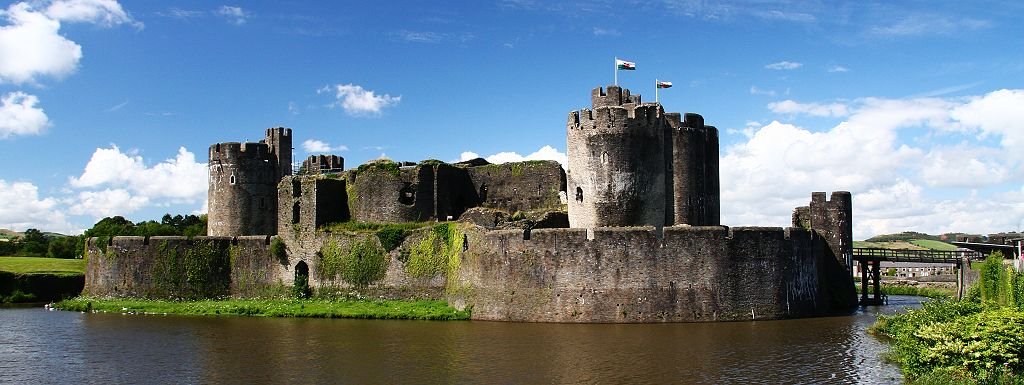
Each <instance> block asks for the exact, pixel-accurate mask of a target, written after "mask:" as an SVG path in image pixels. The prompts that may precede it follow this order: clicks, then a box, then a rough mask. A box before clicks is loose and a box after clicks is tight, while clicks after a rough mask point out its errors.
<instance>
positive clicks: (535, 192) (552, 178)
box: [466, 160, 565, 214]
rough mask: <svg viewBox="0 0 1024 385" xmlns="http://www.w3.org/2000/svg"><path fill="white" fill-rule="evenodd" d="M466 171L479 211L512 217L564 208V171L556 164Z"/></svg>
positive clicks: (528, 163) (532, 163) (530, 163)
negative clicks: (500, 213) (489, 211)
mask: <svg viewBox="0 0 1024 385" xmlns="http://www.w3.org/2000/svg"><path fill="white" fill-rule="evenodd" d="M466 171H467V172H468V173H469V178H470V180H472V183H473V191H475V192H476V194H475V195H476V198H477V200H478V201H479V206H480V207H486V208H492V209H498V210H502V211H505V212H507V213H509V214H512V213H515V212H517V211H531V210H539V209H555V210H557V209H561V207H562V204H563V202H562V199H563V198H562V197H561V195H562V192H563V191H565V171H563V170H562V166H561V165H560V164H558V162H555V161H553V160H541V161H526V162H517V163H502V164H489V165H485V166H478V167H470V168H467V169H466Z"/></svg>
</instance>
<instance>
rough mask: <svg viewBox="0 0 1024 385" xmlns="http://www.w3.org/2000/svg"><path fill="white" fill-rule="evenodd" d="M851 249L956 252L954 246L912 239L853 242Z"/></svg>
mask: <svg viewBox="0 0 1024 385" xmlns="http://www.w3.org/2000/svg"><path fill="white" fill-rule="evenodd" d="M853 247H856V248H869V247H870V248H876V249H890V250H941V251H953V250H956V246H953V245H951V244H948V243H946V242H942V241H932V240H927V239H912V240H909V241H890V242H868V241H853Z"/></svg>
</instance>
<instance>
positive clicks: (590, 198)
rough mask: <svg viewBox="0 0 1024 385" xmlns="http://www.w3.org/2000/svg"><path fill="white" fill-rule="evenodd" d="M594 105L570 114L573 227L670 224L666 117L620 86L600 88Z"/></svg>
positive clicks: (569, 189) (568, 179)
mask: <svg viewBox="0 0 1024 385" xmlns="http://www.w3.org/2000/svg"><path fill="white" fill-rule="evenodd" d="M591 102H592V107H593V109H592V110H590V109H583V110H579V111H573V112H570V113H569V120H568V122H567V125H566V126H567V127H566V129H567V151H568V158H569V170H568V172H567V174H566V182H567V186H566V188H567V191H566V193H567V194H568V198H569V225H570V226H571V227H577V228H593V227H603V226H657V227H660V226H663V225H664V224H665V218H666V214H665V203H666V197H665V194H666V181H665V178H666V175H665V153H666V151H665V149H664V139H665V138H664V136H665V131H666V130H665V125H666V122H665V117H664V111H663V110H662V108H661V105H659V104H656V103H648V104H641V103H640V96H639V95H630V93H629V90H626V89H622V88H620V87H618V86H608V87H607V88H606V89H604V88H596V89H594V90H593V92H592V94H591Z"/></svg>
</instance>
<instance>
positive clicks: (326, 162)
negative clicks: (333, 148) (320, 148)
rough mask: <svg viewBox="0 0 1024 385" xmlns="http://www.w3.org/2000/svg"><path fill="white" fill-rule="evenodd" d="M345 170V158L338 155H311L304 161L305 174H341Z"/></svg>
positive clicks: (302, 170)
mask: <svg viewBox="0 0 1024 385" xmlns="http://www.w3.org/2000/svg"><path fill="white" fill-rule="evenodd" d="M344 169H345V158H342V157H340V156H337V155H310V156H309V157H308V158H306V160H304V161H302V168H300V171H301V172H302V173H303V174H323V173H327V172H333V173H340V172H341V171H343V170H344Z"/></svg>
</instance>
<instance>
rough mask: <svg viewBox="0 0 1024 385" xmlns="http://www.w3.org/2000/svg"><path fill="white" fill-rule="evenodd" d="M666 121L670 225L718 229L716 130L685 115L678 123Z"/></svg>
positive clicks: (692, 115) (673, 120)
mask: <svg viewBox="0 0 1024 385" xmlns="http://www.w3.org/2000/svg"><path fill="white" fill-rule="evenodd" d="M677 117H678V115H675V116H672V118H671V119H668V126H669V127H670V131H671V138H670V140H669V141H667V142H666V146H671V149H672V162H671V167H670V168H669V170H670V175H672V182H673V183H672V190H671V191H672V194H671V195H672V196H673V197H674V202H673V203H672V205H671V207H672V209H673V210H674V216H673V220H672V221H671V222H669V223H674V224H689V225H694V226H709V225H718V224H720V223H719V216H720V207H719V205H720V204H719V196H720V193H719V186H718V129H717V128H715V127H713V126H706V125H704V118H703V117H701V116H700V115H698V114H693V113H688V114H685V115H684V116H683V120H682V121H681V122H678V121H677V120H676V119H677Z"/></svg>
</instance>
